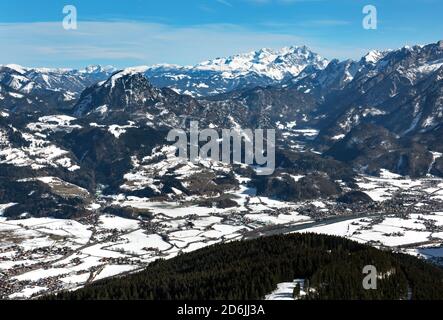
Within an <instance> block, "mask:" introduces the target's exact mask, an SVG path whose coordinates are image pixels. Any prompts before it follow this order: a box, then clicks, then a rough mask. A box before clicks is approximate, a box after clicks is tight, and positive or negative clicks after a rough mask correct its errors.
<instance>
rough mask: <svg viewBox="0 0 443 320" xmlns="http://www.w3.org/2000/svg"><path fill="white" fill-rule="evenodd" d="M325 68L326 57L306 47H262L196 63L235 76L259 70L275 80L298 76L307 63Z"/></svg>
mask: <svg viewBox="0 0 443 320" xmlns="http://www.w3.org/2000/svg"><path fill="white" fill-rule="evenodd" d="M308 65H315V66H317V67H319V68H324V67H326V65H327V60H326V59H323V58H322V57H320V56H319V55H317V54H316V53H314V52H312V51H310V50H309V49H308V48H307V47H305V46H302V47H296V46H292V47H284V48H281V49H278V50H273V49H268V48H263V49H260V50H257V51H251V52H248V53H244V54H237V55H233V56H230V57H226V58H216V59H214V60H208V61H204V62H202V63H199V64H197V65H196V66H195V67H194V68H195V69H198V70H205V71H207V70H210V71H218V72H225V73H230V74H231V75H232V76H235V75H239V74H245V73H249V72H256V73H257V74H260V75H263V76H266V77H269V78H271V79H274V80H281V79H283V78H284V77H286V76H297V75H298V74H299V73H300V72H301V71H302V70H303V69H304V68H305V67H306V66H308Z"/></svg>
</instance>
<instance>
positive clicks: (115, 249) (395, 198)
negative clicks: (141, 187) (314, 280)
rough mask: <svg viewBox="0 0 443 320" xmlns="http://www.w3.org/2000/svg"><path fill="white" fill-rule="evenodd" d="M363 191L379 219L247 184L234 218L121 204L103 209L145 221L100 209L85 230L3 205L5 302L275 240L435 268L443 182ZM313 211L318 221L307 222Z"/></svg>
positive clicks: (217, 212) (218, 212)
mask: <svg viewBox="0 0 443 320" xmlns="http://www.w3.org/2000/svg"><path fill="white" fill-rule="evenodd" d="M358 184H359V187H360V188H361V189H362V190H364V191H365V192H366V193H367V194H368V195H370V196H371V197H372V198H373V199H374V200H376V201H377V202H376V203H377V206H375V207H374V209H372V211H368V209H367V208H366V207H365V208H364V210H363V209H362V208H359V207H357V206H354V207H352V206H351V207H344V206H343V205H342V204H339V203H335V202H333V201H326V200H321V199H316V200H312V201H305V202H300V203H290V202H283V201H277V200H275V199H270V198H266V197H258V196H256V195H255V190H253V189H250V188H248V187H247V186H246V184H242V185H241V187H240V189H239V190H233V191H232V195H233V196H235V197H234V199H235V201H236V202H237V203H238V206H237V207H234V208H228V209H220V208H216V207H203V206H198V205H195V204H193V202H192V200H193V199H192V198H191V197H190V198H189V199H184V200H183V201H163V202H160V201H157V202H153V201H150V200H149V199H144V198H137V197H125V196H122V195H120V196H115V197H111V198H107V199H102V200H101V201H108V202H112V204H113V205H115V206H120V207H128V206H129V207H133V208H137V209H138V210H140V216H139V218H138V219H127V218H123V217H119V216H114V215H110V214H103V213H101V212H100V207H101V204H100V201H98V202H97V203H94V204H93V205H92V206H91V208H90V210H91V214H90V216H89V217H87V218H82V219H80V220H78V221H75V220H58V219H51V218H29V219H22V220H7V219H6V218H5V217H1V210H2V208H5V207H6V206H11V205H13V204H3V205H0V237H1V239H2V241H1V244H0V297H2V298H10V299H21V298H23V299H26V298H32V297H37V296H39V295H41V294H43V293H48V292H57V291H59V290H66V289H67V290H73V289H76V288H78V287H81V286H84V285H85V284H88V283H91V282H92V281H96V280H99V279H103V278H107V277H112V276H115V275H120V274H125V273H129V272H134V271H137V270H140V269H142V268H144V267H146V266H147V265H148V264H149V263H150V262H152V261H154V260H156V259H158V258H172V257H174V256H176V255H177V254H179V253H182V252H189V251H193V250H196V249H199V248H202V247H204V246H208V245H211V244H214V243H217V242H221V241H232V240H237V239H243V238H251V237H257V236H262V235H270V234H276V233H290V232H317V233H324V234H333V235H339V236H343V237H347V238H349V239H352V240H355V241H359V242H363V243H370V244H372V245H374V246H377V247H384V248H386V247H387V248H391V249H392V250H398V251H402V252H406V253H409V254H413V255H416V256H420V257H422V258H427V259H433V260H435V261H436V262H439V260H441V259H442V258H443V247H441V244H442V243H443V203H442V199H443V180H441V179H436V178H432V177H429V178H426V179H420V180H411V179H408V178H402V177H399V176H396V175H393V174H390V173H389V172H383V174H382V176H381V177H369V176H361V177H360V178H359V181H358ZM399 203H401V205H399ZM306 208H310V211H309V212H311V213H312V214H310V215H306V214H304V213H305V212H306V210H305V209H306ZM144 213H146V214H148V213H149V217H150V218H149V219H147V218H144V215H143V214H144ZM286 289H287V288H286ZM286 289H285V290H286ZM288 290H289V289H288Z"/></svg>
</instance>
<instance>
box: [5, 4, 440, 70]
mask: <svg viewBox="0 0 443 320" xmlns="http://www.w3.org/2000/svg"><path fill="white" fill-rule="evenodd" d="M68 4H71V5H75V6H76V8H77V10H78V29H77V30H64V29H63V27H62V20H63V18H64V15H63V12H62V9H63V7H64V6H65V5H68ZM367 4H372V5H375V6H376V8H377V11H378V28H377V30H365V29H363V28H362V20H363V17H364V15H363V13H362V8H363V7H364V6H365V5H367ZM442 12H443V1H441V0H407V1H406V0H161V1H154V0H125V1H121V0H76V1H75V0H65V1H61V0H39V1H35V0H14V1H10V0H0V41H1V43H2V50H0V64H6V63H17V64H22V65H25V66H48V67H82V66H85V65H89V64H112V65H115V66H117V67H125V66H132V65H151V64H155V63H176V64H195V63H198V62H200V61H202V60H206V59H209V58H216V57H219V56H226V55H230V54H235V53H240V52H245V51H251V50H255V49H258V48H262V47H270V48H278V47H283V46H290V45H307V46H309V47H311V48H312V49H313V50H314V51H316V52H318V53H319V54H321V55H323V56H325V57H327V58H339V59H345V58H354V59H357V58H359V57H360V56H361V55H363V54H364V53H365V52H367V51H368V50H370V49H385V48H398V47H401V46H403V45H412V44H426V43H431V42H436V41H438V40H440V39H443V19H441V13H442Z"/></svg>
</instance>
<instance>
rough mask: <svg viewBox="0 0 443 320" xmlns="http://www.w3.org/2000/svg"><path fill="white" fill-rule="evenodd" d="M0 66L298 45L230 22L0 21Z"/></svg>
mask: <svg viewBox="0 0 443 320" xmlns="http://www.w3.org/2000/svg"><path fill="white" fill-rule="evenodd" d="M0 41H1V42H2V43H3V48H5V47H6V48H7V50H1V51H0V64H4V63H19V64H23V65H29V66H73V67H79V66H82V65H84V64H87V63H110V62H111V63H116V64H117V65H119V66H127V65H131V64H154V63H178V64H193V63H197V62H200V61H201V60H206V59H208V58H215V57H219V56H225V55H230V54H234V53H238V52H245V51H251V50H255V49H257V48H262V47H271V48H278V47H282V46H288V45H302V44H305V41H304V40H303V39H301V38H300V37H297V36H294V35H290V34H279V33H272V32H260V31H254V30H249V29H247V28H244V27H240V26H237V25H230V24H210V25H198V26H192V27H181V28H180V27H172V26H169V25H164V24H154V23H141V22H128V21H114V22H85V21H79V23H78V30H64V29H63V28H62V24H61V23H57V22H46V23H12V24H0Z"/></svg>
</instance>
